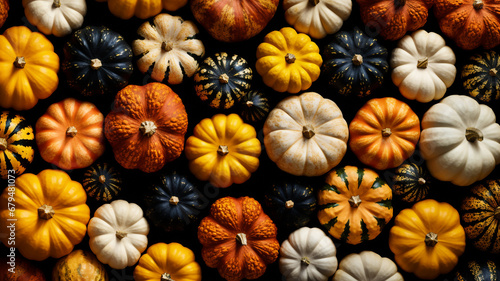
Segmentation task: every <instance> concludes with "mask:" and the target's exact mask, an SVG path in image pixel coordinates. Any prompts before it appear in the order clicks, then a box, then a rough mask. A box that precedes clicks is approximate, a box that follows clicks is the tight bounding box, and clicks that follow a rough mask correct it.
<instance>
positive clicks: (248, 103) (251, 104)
mask: <svg viewBox="0 0 500 281" xmlns="http://www.w3.org/2000/svg"><path fill="white" fill-rule="evenodd" d="M245 104H246V105H247V106H248V107H252V106H253V101H251V100H249V101H247V102H246V103H245Z"/></svg>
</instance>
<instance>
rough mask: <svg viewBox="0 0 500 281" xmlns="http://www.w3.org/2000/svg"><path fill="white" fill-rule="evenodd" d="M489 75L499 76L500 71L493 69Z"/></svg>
mask: <svg viewBox="0 0 500 281" xmlns="http://www.w3.org/2000/svg"><path fill="white" fill-rule="evenodd" d="M488 73H489V74H490V76H497V73H498V70H497V69H496V68H492V69H490V71H489V72H488Z"/></svg>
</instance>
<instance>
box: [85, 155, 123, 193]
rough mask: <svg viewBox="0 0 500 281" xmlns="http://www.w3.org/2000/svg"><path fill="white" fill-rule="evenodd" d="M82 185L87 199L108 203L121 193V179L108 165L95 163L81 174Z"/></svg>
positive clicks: (117, 171) (115, 170)
mask: <svg viewBox="0 0 500 281" xmlns="http://www.w3.org/2000/svg"><path fill="white" fill-rule="evenodd" d="M82 185H83V188H84V189H85V192H87V195H88V196H89V197H91V198H93V199H95V200H97V201H100V202H108V201H111V200H112V199H114V198H115V197H116V196H117V195H118V193H120V192H121V191H122V185H123V179H122V176H121V173H120V171H119V170H118V169H117V168H116V167H114V166H112V165H110V164H108V163H95V164H93V165H92V166H90V167H89V168H88V169H87V170H86V171H85V173H84V174H83V181H82Z"/></svg>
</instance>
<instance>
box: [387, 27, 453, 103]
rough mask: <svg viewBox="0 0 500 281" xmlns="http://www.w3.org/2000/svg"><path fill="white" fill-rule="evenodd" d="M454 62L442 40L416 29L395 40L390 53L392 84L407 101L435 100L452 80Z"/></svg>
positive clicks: (450, 51) (442, 94)
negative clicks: (397, 40) (396, 41)
mask: <svg viewBox="0 0 500 281" xmlns="http://www.w3.org/2000/svg"><path fill="white" fill-rule="evenodd" d="M455 61H456V58H455V53H453V50H452V49H451V48H450V47H448V46H446V42H445V41H444V39H443V37H441V36H440V35H439V34H437V33H434V32H427V31H425V30H418V31H415V32H413V33H412V34H411V35H406V36H405V37H403V38H402V39H401V40H399V42H398V46H397V47H396V48H395V49H394V50H393V51H392V55H391V60H390V63H391V68H393V70H392V74H391V78H392V82H394V85H396V86H397V87H398V88H399V91H400V92H401V94H402V95H403V96H404V97H405V98H407V99H410V100H417V101H419V102H424V103H425V102H430V101H432V100H438V99H441V98H442V97H443V96H444V94H445V93H446V89H447V88H448V87H450V86H451V85H452V84H453V81H455V76H456V73H457V69H456V67H455Z"/></svg>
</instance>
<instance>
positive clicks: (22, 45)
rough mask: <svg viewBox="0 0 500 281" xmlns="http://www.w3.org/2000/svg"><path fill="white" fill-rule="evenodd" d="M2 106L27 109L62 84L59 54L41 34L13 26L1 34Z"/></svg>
mask: <svg viewBox="0 0 500 281" xmlns="http://www.w3.org/2000/svg"><path fill="white" fill-rule="evenodd" d="M0 49H1V50H2V54H1V55H0V69H2V74H1V75H0V107H3V108H14V109H15V110H27V109H31V108H33V107H34V106H35V105H36V103H37V102H38V99H45V98H48V97H49V96H50V95H52V93H53V92H54V91H55V90H56V88H57V85H58V84H59V78H58V77H57V72H58V71H59V57H58V56H57V54H56V53H54V46H53V45H52V43H50V41H49V40H48V39H47V38H45V36H43V35H42V34H41V33H38V32H31V30H29V29H28V28H27V27H25V26H13V27H11V28H9V29H7V30H5V32H4V33H3V35H0Z"/></svg>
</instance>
